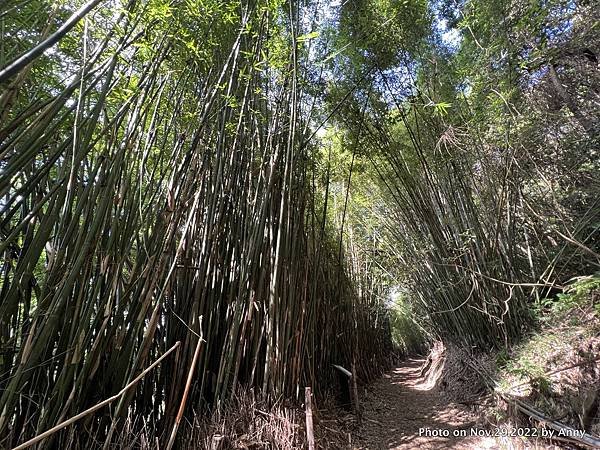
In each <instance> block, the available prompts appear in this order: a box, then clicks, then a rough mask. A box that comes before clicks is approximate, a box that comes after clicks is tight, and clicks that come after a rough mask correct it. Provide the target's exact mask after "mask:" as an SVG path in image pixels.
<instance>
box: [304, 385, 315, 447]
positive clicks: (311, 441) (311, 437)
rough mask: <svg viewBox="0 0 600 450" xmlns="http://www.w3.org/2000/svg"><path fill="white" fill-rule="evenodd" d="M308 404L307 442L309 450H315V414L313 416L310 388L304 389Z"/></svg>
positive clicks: (305, 401)
mask: <svg viewBox="0 0 600 450" xmlns="http://www.w3.org/2000/svg"><path fill="white" fill-rule="evenodd" d="M304 396H305V400H304V403H305V404H306V440H307V442H308V450H315V434H314V430H313V414H312V393H311V391H310V387H308V386H307V387H306V388H305V389H304Z"/></svg>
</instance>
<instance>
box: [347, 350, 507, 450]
mask: <svg viewBox="0 0 600 450" xmlns="http://www.w3.org/2000/svg"><path fill="white" fill-rule="evenodd" d="M423 362H424V360H422V359H407V360H405V361H403V362H402V364H401V365H400V366H398V367H396V368H395V369H393V370H392V371H391V372H390V373H389V374H387V375H385V376H384V377H383V378H382V379H380V380H378V381H376V382H375V383H373V384H372V385H370V386H369V388H368V393H367V394H366V396H364V397H363V398H362V399H361V400H362V406H363V421H362V425H361V427H360V428H359V430H358V432H357V433H356V436H355V437H356V439H357V441H358V443H359V445H358V446H355V447H354V448H355V449H369V450H378V449H402V450H404V449H411V450H412V449H465V450H471V449H494V448H497V447H496V446H495V445H494V441H493V440H492V439H489V438H482V437H478V436H471V430H477V429H478V427H477V426H476V424H475V417H474V416H473V415H472V414H471V413H470V412H469V411H468V410H467V409H466V408H465V407H464V406H462V405H460V404H454V403H448V402H447V401H445V400H444V399H443V398H442V396H441V395H440V393H439V391H438V389H437V388H436V387H433V388H430V389H429V388H428V387H427V386H426V384H425V382H424V380H423V379H422V378H420V377H419V372H420V369H421V365H422V364H423ZM435 432H438V433H445V434H447V436H440V435H439V434H438V435H437V436H436V435H435V434H434V433H435ZM432 434H433V435H432ZM465 435H466V436H465Z"/></svg>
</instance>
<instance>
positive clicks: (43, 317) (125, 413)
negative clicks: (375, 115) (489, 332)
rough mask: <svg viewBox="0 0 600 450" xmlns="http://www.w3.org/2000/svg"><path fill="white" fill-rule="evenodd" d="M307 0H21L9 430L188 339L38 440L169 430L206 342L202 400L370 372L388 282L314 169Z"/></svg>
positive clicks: (0, 386)
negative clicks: (367, 285)
mask: <svg viewBox="0 0 600 450" xmlns="http://www.w3.org/2000/svg"><path fill="white" fill-rule="evenodd" d="M78 7H80V9H79V10H77V8H78ZM301 14H302V12H301V11H300V9H299V8H297V5H295V4H294V2H289V3H288V2H277V1H275V2H273V1H270V2H266V1H265V2H262V1H257V2H249V3H246V2H242V3H240V2H226V3H222V2H217V1H215V2H210V1H209V2H200V1H198V2H196V1H182V2H166V1H158V0H148V1H146V0H128V1H124V2H120V1H109V2H98V1H92V2H88V3H87V4H85V5H80V4H79V3H77V2H63V3H61V2H58V3H56V4H54V3H53V2H45V1H41V0H32V1H25V2H22V1H21V2H19V1H14V2H8V3H4V4H3V6H2V11H1V12H0V17H1V18H0V20H1V21H2V27H3V30H4V35H3V36H9V37H10V36H11V33H10V30H11V29H12V30H13V31H14V34H13V35H12V36H14V37H13V38H12V39H10V38H8V39H7V40H6V41H4V39H3V45H2V55H1V56H2V58H3V59H2V61H1V64H0V65H2V66H3V67H8V68H9V69H11V71H9V70H3V71H2V72H1V74H0V83H1V85H0V86H1V87H2V94H1V97H0V115H1V117H2V120H1V121H0V170H1V173H0V189H1V198H2V200H1V203H0V206H1V209H2V216H1V224H2V231H1V233H2V241H1V248H0V252H1V253H2V273H1V276H2V279H1V281H0V283H1V285H0V295H1V301H0V333H1V338H0V339H1V341H0V372H1V373H0V436H1V442H0V445H1V446H2V447H11V446H15V445H17V444H19V443H21V442H23V441H25V440H27V439H28V438H31V437H33V436H35V435H37V434H40V433H42V432H44V431H45V430H47V429H49V428H51V427H52V426H54V425H55V424H57V423H59V422H61V421H63V420H65V419H67V418H70V417H72V416H75V415H76V414H77V413H79V412H81V411H83V410H84V409H85V408H87V407H90V406H92V405H94V404H96V403H98V402H99V401H101V400H104V399H106V398H109V397H111V396H112V395H114V394H115V393H117V392H119V390H120V389H122V388H123V387H124V386H125V385H127V383H129V382H131V381H132V380H134V379H135V378H136V377H137V376H138V375H139V374H140V373H141V372H142V371H143V370H144V369H145V368H147V367H148V366H149V365H150V364H151V363H152V362H153V361H155V360H157V359H158V358H159V357H160V356H161V355H163V354H164V353H165V352H166V351H167V350H168V349H170V348H172V347H173V345H174V344H176V343H177V342H181V344H180V347H179V348H178V349H177V351H176V353H173V354H171V355H169V356H168V357H167V358H165V359H164V360H162V361H161V363H160V365H158V366H157V367H156V368H155V369H154V370H152V371H151V372H149V373H147V374H146V375H145V376H144V377H143V379H142V380H141V381H140V382H139V384H138V385H137V386H136V387H135V388H134V389H131V390H129V391H127V393H126V394H125V395H123V396H122V397H120V398H119V399H118V400H117V401H116V402H114V403H113V404H112V405H111V406H110V407H107V408H103V409H102V410H99V411H97V412H95V413H94V414H93V415H90V416H88V417H86V418H84V419H83V420H81V421H79V422H77V423H75V424H73V425H70V426H69V427H67V428H65V429H64V430H63V431H61V432H59V433H57V434H54V435H53V436H51V437H49V438H48V439H46V440H44V441H43V442H42V443H40V444H39V448H50V447H54V448H58V447H60V448H67V447H74V446H79V445H81V446H83V445H86V446H90V445H93V446H100V447H102V446H103V447H104V448H108V447H110V446H111V445H113V444H114V443H115V442H117V441H118V440H119V439H120V436H121V434H122V433H123V430H124V429H127V430H129V431H131V432H133V431H136V430H140V429H142V428H144V427H149V428H151V429H153V430H156V433H157V434H156V436H160V435H161V434H160V430H170V429H171V428H172V425H173V424H174V421H175V416H176V414H177V411H178V409H179V407H180V405H181V398H182V395H183V391H184V386H183V384H184V383H183V381H182V380H185V379H186V376H187V374H188V372H189V370H190V366H191V365H192V361H197V367H196V370H195V376H194V379H193V383H192V385H191V390H190V393H189V398H188V400H187V409H186V412H187V415H188V416H190V415H193V414H195V413H202V412H204V411H209V410H210V409H211V408H212V407H214V406H217V405H219V404H221V403H222V402H223V401H224V400H225V399H227V397H228V396H229V395H230V393H231V392H232V390H233V389H234V388H235V386H238V385H242V386H247V387H254V388H255V389H256V390H257V392H259V393H260V394H261V395H264V396H267V397H269V398H272V399H276V398H279V397H280V396H282V395H285V396H288V397H294V396H297V395H298V394H299V392H300V387H302V386H305V385H311V386H315V388H316V389H319V388H321V387H323V388H326V387H327V386H329V385H331V383H330V381H331V378H332V377H333V375H334V374H333V373H332V370H331V364H333V363H335V364H341V365H345V366H348V367H349V366H350V364H351V363H352V361H353V360H354V361H358V367H359V373H362V374H364V376H367V374H368V373H372V372H373V370H374V369H373V368H374V367H377V365H378V364H381V363H382V362H383V358H384V357H385V352H386V351H387V350H386V349H387V346H386V342H387V339H388V337H387V336H388V330H387V328H386V325H385V321H383V320H381V313H380V311H379V308H378V306H377V301H378V300H377V299H376V298H373V297H368V296H360V295H358V291H357V289H356V287H355V286H356V284H355V283H354V282H353V281H352V279H351V275H350V274H349V272H348V271H347V270H346V269H345V263H344V259H343V257H342V256H341V254H342V249H341V247H340V248H338V246H337V241H336V238H335V236H332V235H331V234H330V231H329V227H328V225H327V224H326V223H325V222H326V214H325V213H324V208H326V203H325V205H323V204H322V202H320V203H319V202H318V201H317V199H318V198H319V196H318V195H316V194H315V191H314V188H315V186H314V183H313V182H312V181H311V177H314V174H313V175H312V176H311V173H313V171H314V153H315V147H314V145H313V143H312V142H311V141H310V140H309V136H310V131H311V130H310V126H309V122H310V119H309V116H307V111H309V103H308V101H307V99H306V98H304V97H303V94H302V92H301V91H300V89H299V87H298V80H299V78H300V75H301V74H300V71H302V70H303V69H302V66H301V65H300V62H299V60H300V58H301V57H302V54H303V52H305V51H306V50H305V47H306V45H307V41H308V39H307V37H306V33H305V34H303V30H302V26H301V25H300V23H301V20H300V18H301ZM33 18H35V20H34V19H33ZM25 20H30V21H31V20H33V22H30V23H35V25H34V26H33V27H31V26H30V27H29V28H23V23H22V22H21V21H25ZM67 25H69V26H70V28H69V27H67ZM11 27H12V28H11ZM17 30H19V31H18V32H17ZM56 42H57V43H58V44H57V45H56V46H54V47H51V45H52V44H53V43H56ZM39 49H41V51H36V50H39ZM48 49H50V50H48ZM11 64H12V65H11ZM333 312H335V313H333ZM376 343H379V345H377V346H376V347H374V346H373V345H374V344H376ZM374 348H379V349H380V350H374ZM196 349H198V353H197V355H196V356H197V358H198V359H197V360H195V359H194V354H195V353H196ZM362 361H364V363H362ZM361 376H363V375H361ZM162 436H163V437H162V438H161V441H166V431H165V433H163V435H162ZM94 442H96V443H95V444H94Z"/></svg>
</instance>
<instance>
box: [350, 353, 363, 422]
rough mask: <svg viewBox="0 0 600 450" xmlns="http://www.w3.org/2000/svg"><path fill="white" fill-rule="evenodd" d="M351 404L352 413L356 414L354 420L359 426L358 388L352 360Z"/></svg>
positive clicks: (354, 365)
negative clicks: (352, 404) (352, 405)
mask: <svg viewBox="0 0 600 450" xmlns="http://www.w3.org/2000/svg"><path fill="white" fill-rule="evenodd" d="M352 403H354V412H355V413H356V419H357V420H358V423H359V424H360V421H361V415H360V405H359V403H358V386H357V384H356V364H355V362H354V359H353V360H352Z"/></svg>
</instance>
